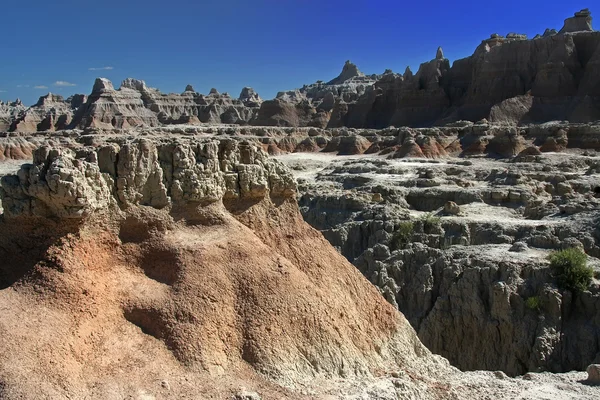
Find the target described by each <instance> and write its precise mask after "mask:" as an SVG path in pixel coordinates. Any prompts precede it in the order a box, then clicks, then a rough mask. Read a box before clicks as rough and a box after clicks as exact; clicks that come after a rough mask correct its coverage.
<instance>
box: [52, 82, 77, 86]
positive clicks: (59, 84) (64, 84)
mask: <svg viewBox="0 0 600 400" xmlns="http://www.w3.org/2000/svg"><path fill="white" fill-rule="evenodd" d="M54 86H62V87H64V86H77V85H75V84H74V83H71V82H67V81H56V82H54Z"/></svg>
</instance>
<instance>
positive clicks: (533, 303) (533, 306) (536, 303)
mask: <svg viewBox="0 0 600 400" xmlns="http://www.w3.org/2000/svg"><path fill="white" fill-rule="evenodd" d="M525 306H527V308H529V309H530V310H534V311H540V309H541V308H542V299H540V298H539V297H538V296H531V297H529V298H528V299H527V300H525Z"/></svg>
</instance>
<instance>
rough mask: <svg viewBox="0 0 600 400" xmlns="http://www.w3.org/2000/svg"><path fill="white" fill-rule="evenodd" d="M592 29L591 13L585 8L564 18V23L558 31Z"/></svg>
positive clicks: (567, 31)
mask: <svg viewBox="0 0 600 400" xmlns="http://www.w3.org/2000/svg"><path fill="white" fill-rule="evenodd" d="M582 31H593V29H592V14H591V13H590V10H588V9H587V8H585V9H583V10H581V11H578V12H576V13H575V15H574V16H572V17H570V18H567V19H565V24H564V26H563V27H562V29H561V30H560V32H559V33H570V32H582Z"/></svg>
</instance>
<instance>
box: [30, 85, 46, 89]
mask: <svg viewBox="0 0 600 400" xmlns="http://www.w3.org/2000/svg"><path fill="white" fill-rule="evenodd" d="M33 88H34V89H48V86H44V85H37V86H34V87H33Z"/></svg>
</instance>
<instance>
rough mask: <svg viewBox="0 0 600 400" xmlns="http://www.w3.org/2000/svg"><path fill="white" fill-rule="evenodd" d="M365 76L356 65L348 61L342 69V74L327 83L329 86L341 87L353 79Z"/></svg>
mask: <svg viewBox="0 0 600 400" xmlns="http://www.w3.org/2000/svg"><path fill="white" fill-rule="evenodd" d="M361 76H365V74H363V73H362V72H360V71H359V69H358V67H357V66H356V64H353V63H352V62H351V61H350V60H347V61H346V63H345V64H344V67H343V68H342V72H340V74H339V75H338V76H337V77H335V78H333V79H332V80H330V81H329V82H327V85H339V84H341V83H344V82H346V81H348V80H350V79H352V78H355V77H361Z"/></svg>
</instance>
